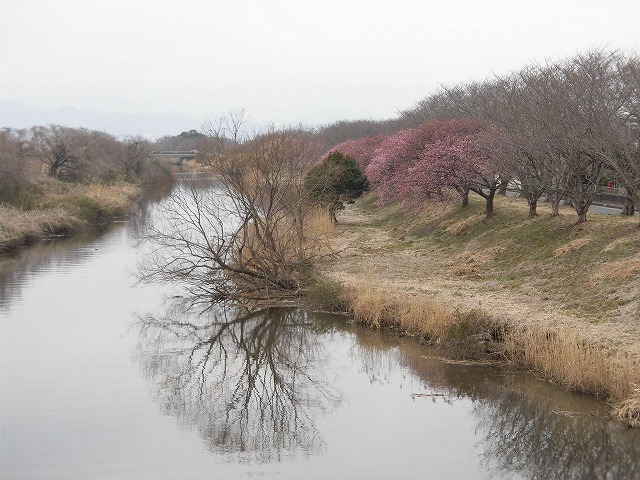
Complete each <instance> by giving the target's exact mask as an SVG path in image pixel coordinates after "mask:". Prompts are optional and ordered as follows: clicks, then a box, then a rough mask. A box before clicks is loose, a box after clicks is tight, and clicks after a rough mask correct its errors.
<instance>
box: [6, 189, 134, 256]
mask: <svg viewBox="0 0 640 480" xmlns="http://www.w3.org/2000/svg"><path fill="white" fill-rule="evenodd" d="M141 194H142V187H140V186H139V185H137V184H133V183H127V182H114V183H111V184H108V185H105V184H98V183H94V184H79V183H67V182H62V181H59V180H55V179H52V178H43V179H41V180H40V181H39V182H38V183H37V184H36V185H33V186H32V187H31V188H30V189H29V191H28V192H25V193H23V194H21V195H20V196H19V197H18V198H16V199H15V200H14V201H13V202H12V203H6V204H0V254H2V253H7V252H10V251H12V250H15V249H16V248H19V247H23V246H26V245H30V244H32V243H35V242H38V241H41V240H45V239H48V238H51V237H53V236H58V235H70V234H73V233H75V232H78V231H81V230H86V229H89V228H96V227H100V226H103V225H105V224H106V223H108V222H109V221H111V220H114V219H116V218H119V217H122V216H125V215H126V214H127V213H128V212H129V211H130V209H131V208H132V206H133V205H134V203H135V201H136V200H137V199H138V198H140V195H141Z"/></svg>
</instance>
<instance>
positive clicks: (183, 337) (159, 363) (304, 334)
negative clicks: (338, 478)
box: [139, 309, 339, 461]
mask: <svg viewBox="0 0 640 480" xmlns="http://www.w3.org/2000/svg"><path fill="white" fill-rule="evenodd" d="M139 325H140V342H139V358H140V362H141V364H142V366H143V369H144V372H145V375H146V376H147V377H149V378H152V379H154V380H155V381H156V382H157V399H158V401H159V402H160V403H161V405H162V408H163V409H164V410H165V411H166V412H167V413H170V414H172V415H175V416H176V417H177V418H178V419H179V421H180V422H181V423H183V424H184V425H194V426H196V427H197V428H198V430H199V432H200V434H201V436H202V437H203V438H204V440H205V442H206V443H207V445H208V447H209V448H210V449H211V450H212V451H216V452H224V453H236V452H237V453H239V454H240V457H241V459H242V460H246V461H255V460H261V461H270V460H279V459H281V458H282V457H283V456H289V455H291V456H292V455H295V453H296V452H303V453H304V454H307V455H308V454H311V453H313V452H314V451H317V450H319V449H322V448H324V443H323V440H322V439H321V438H320V437H319V435H318V434H317V432H316V430H315V427H314V418H315V415H316V414H317V413H319V412H321V411H323V410H324V409H326V408H327V407H329V406H332V405H334V404H335V403H337V402H338V401H339V397H338V395H336V394H335V393H333V392H332V391H331V389H330V388H329V387H327V385H326V382H325V379H324V376H323V375H322V373H321V371H320V369H319V363H320V361H321V360H322V358H321V357H322V351H321V343H320V342H318V341H317V339H316V338H314V330H315V331H316V332H317V331H318V328H321V326H319V324H318V322H317V321H316V320H315V319H312V318H310V317H309V316H308V314H305V313H304V312H301V311H298V310H282V309H267V310H262V311H259V312H255V313H244V314H240V313H239V312H238V311H234V310H227V311H224V310H220V309H211V310H209V311H208V312H207V314H203V315H194V314H185V313H180V312H179V311H173V312H170V313H169V314H168V315H166V316H164V317H162V318H155V317H152V316H146V317H142V318H140V322H139Z"/></svg>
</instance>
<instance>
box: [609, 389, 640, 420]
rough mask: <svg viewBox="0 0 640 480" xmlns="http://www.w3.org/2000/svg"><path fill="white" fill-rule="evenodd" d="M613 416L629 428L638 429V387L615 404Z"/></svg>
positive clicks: (639, 401) (639, 396)
mask: <svg viewBox="0 0 640 480" xmlns="http://www.w3.org/2000/svg"><path fill="white" fill-rule="evenodd" d="M613 414H614V415H615V416H616V417H618V418H619V419H621V420H622V421H623V422H624V423H626V424H627V425H629V426H630V427H635V428H640V387H638V386H637V385H636V386H635V387H634V389H633V392H632V393H631V395H629V396H628V397H627V398H625V399H624V400H622V401H620V402H618V403H616V404H615V405H614V406H613Z"/></svg>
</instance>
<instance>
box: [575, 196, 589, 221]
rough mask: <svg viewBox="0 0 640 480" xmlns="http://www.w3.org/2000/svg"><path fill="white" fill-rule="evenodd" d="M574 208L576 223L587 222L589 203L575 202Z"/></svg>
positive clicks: (584, 201) (583, 201)
mask: <svg viewBox="0 0 640 480" xmlns="http://www.w3.org/2000/svg"><path fill="white" fill-rule="evenodd" d="M573 205H574V208H575V210H576V213H577V214H578V223H584V222H586V221H587V211H588V210H589V207H590V206H591V202H590V201H586V200H582V201H575V202H574V203H573Z"/></svg>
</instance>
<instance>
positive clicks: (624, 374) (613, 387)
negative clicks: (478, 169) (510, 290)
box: [504, 326, 640, 401]
mask: <svg viewBox="0 0 640 480" xmlns="http://www.w3.org/2000/svg"><path fill="white" fill-rule="evenodd" d="M504 344H505V347H506V353H507V355H508V357H509V358H510V359H511V360H512V361H514V362H515V363H517V364H518V365H521V366H524V367H525V368H528V369H530V370H532V371H534V372H537V373H539V374H540V375H542V377H543V378H547V379H551V380H553V381H554V382H555V383H557V384H559V385H560V386H562V387H563V388H566V389H568V390H575V391H580V392H587V393H592V394H594V395H597V396H600V397H604V398H608V399H610V400H612V401H621V400H622V399H625V398H629V396H630V395H631V394H632V393H633V385H634V384H637V383H638V382H640V370H639V368H638V365H637V363H635V362H634V361H633V360H632V359H630V358H628V357H624V356H622V355H619V354H616V353H615V352H610V351H608V350H607V349H606V348H604V346H603V345H597V344H594V343H593V341H592V340H589V339H587V338H585V336H584V335H582V334H581V333H580V332H578V331H576V330H575V329H573V328H570V327H567V326H557V327H551V328H550V327H548V326H547V327H540V326H534V327H531V326H529V327H527V328H522V327H521V328H516V327H511V328H510V330H509V332H508V333H507V335H505V338H504Z"/></svg>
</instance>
